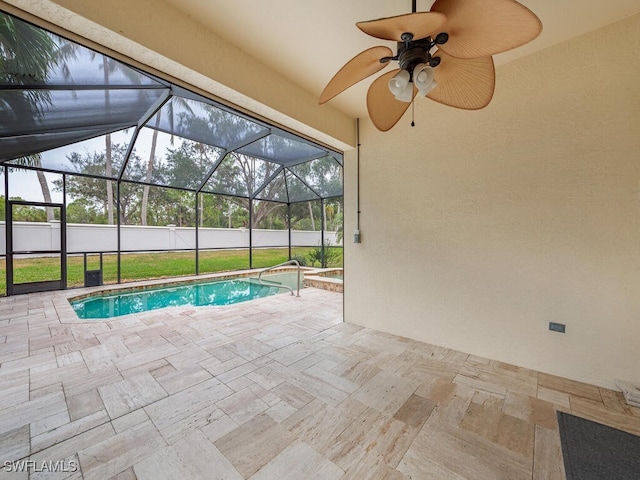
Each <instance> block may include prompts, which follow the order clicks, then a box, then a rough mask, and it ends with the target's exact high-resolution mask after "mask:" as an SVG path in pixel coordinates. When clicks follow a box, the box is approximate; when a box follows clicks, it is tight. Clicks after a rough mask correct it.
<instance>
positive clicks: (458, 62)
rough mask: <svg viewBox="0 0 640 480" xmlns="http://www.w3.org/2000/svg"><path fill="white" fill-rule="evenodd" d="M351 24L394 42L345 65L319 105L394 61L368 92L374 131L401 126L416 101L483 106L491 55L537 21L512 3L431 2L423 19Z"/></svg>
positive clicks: (491, 81) (490, 84) (489, 93)
mask: <svg viewBox="0 0 640 480" xmlns="http://www.w3.org/2000/svg"><path fill="white" fill-rule="evenodd" d="M412 3H413V9H412V10H413V12H412V13H409V14H404V15H398V16H395V17H387V18H381V19H378V20H370V21H366V22H358V23H357V24H356V26H357V27H358V28H359V29H360V30H362V31H363V32H364V33H366V34H368V35H371V36H373V37H376V38H380V39H383V40H390V41H395V42H396V45H397V49H396V54H395V55H393V51H392V50H391V49H390V48H388V47H385V46H380V47H373V48H370V49H368V50H365V51H364V52H361V53H359V54H358V55H356V56H355V57H353V58H352V59H351V60H349V62H347V63H346V64H345V65H344V66H343V67H342V68H341V69H340V70H339V71H338V72H337V73H336V74H335V75H334V76H333V78H332V79H331V80H330V81H329V83H328V84H327V86H326V87H325V89H324V91H323V92H322V94H321V95H320V103H321V104H322V103H325V102H328V101H329V100H331V99H332V98H333V97H335V96H336V95H338V94H340V93H342V92H343V91H344V90H346V89H347V88H349V87H351V86H352V85H355V84H356V83H358V82H360V81H361V80H364V79H365V78H367V77H370V76H371V75H373V74H375V73H377V72H379V71H380V70H382V69H384V68H385V67H386V66H387V65H389V64H390V63H391V62H396V61H397V62H398V66H399V69H397V70H394V71H392V72H388V73H386V74H383V75H382V76H381V77H378V78H377V79H376V80H374V82H373V83H372V84H371V86H370V87H369V91H368V92H367V110H368V112H369V117H370V118H371V121H372V122H373V124H374V125H375V126H376V128H378V129H379V130H381V131H387V130H389V129H391V128H392V127H393V126H394V125H395V124H396V123H397V122H398V120H400V118H401V117H402V115H403V114H404V112H405V111H406V110H407V108H408V107H409V105H410V104H411V103H412V102H413V100H414V98H415V97H416V96H421V97H424V96H426V97H428V98H430V99H432V100H435V101H436V102H439V103H442V104H445V105H448V106H451V107H456V108H462V109H466V110H477V109H480V108H484V107H485V106H487V105H488V104H489V102H490V101H491V98H492V97H493V91H494V87H495V67H494V64H493V57H492V56H493V55H495V54H497V53H501V52H505V51H507V50H511V49H513V48H516V47H519V46H521V45H524V44H525V43H528V42H530V41H531V40H533V39H534V38H536V37H537V36H538V35H539V34H540V32H541V31H542V22H540V20H539V19H538V17H537V16H536V15H535V14H534V13H533V12H531V11H530V10H529V9H528V8H527V7H525V6H524V5H522V4H520V3H518V2H517V1H515V0H436V1H435V3H434V4H433V5H432V7H431V11H429V12H416V0H413V2H412Z"/></svg>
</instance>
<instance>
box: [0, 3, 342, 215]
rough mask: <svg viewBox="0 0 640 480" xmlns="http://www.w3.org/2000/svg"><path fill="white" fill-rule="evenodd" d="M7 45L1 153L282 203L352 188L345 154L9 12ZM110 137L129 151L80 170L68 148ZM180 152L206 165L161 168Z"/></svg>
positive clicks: (1, 33) (3, 27)
mask: <svg viewBox="0 0 640 480" xmlns="http://www.w3.org/2000/svg"><path fill="white" fill-rule="evenodd" d="M0 53H1V58H2V60H1V61H2V63H1V64H0V162H2V163H6V164H10V165H21V166H24V165H25V164H26V165H30V166H31V167H33V166H37V167H38V168H42V169H44V170H46V171H51V172H64V173H73V174H81V175H91V176H95V177H100V178H106V179H111V180H118V181H132V182H136V183H147V184H153V185H160V186H166V187H171V188H179V189H184V190H189V191H194V192H206V193H213V194H222V195H232V196H239V197H245V198H251V199H256V200H267V201H274V202H280V203H294V202H301V201H311V200H320V199H324V198H331V197H338V196H341V195H342V155H341V154H340V153H338V152H336V151H332V150H330V149H327V148H326V147H323V146H321V145H318V144H315V143H313V142H310V141H308V140H306V139H303V138H300V137H297V136H295V135H293V134H291V133H289V132H287V131H285V130H283V129H281V128H278V127H275V126H273V125H269V124H267V123H265V122H263V121H259V120H257V119H255V118H251V117H249V116H247V115H244V114H242V113H240V112H238V111H234V110H233V109H231V108H228V107H226V106H224V105H222V104H220V103H217V102H215V101H213V100H211V99H208V98H205V97H204V96H201V95H198V94H196V93H193V92H191V91H189V90H186V89H184V88H182V87H179V86H177V85H174V84H172V83H170V82H168V81H166V80H164V79H161V78H158V77H156V76H154V75H150V74H148V73H146V72H143V71H141V70H139V69H136V68H133V67H131V66H129V65H126V64H125V63H123V62H121V61H118V60H115V59H113V58H110V57H108V56H106V55H103V54H101V53H98V52H96V51H93V50H91V49H89V48H86V47H84V46H82V45H79V44H77V43H75V42H72V41H70V40H67V39H65V38H62V37H60V36H58V35H55V34H52V33H50V32H47V31H45V30H43V29H41V28H39V27H36V26H33V25H31V24H29V23H27V22H25V21H23V20H21V19H18V18H16V17H14V16H11V15H8V14H6V13H1V14H0ZM105 141H108V142H109V143H110V144H112V145H113V146H114V149H112V150H115V146H117V147H118V148H119V149H120V150H121V153H120V154H116V152H115V151H114V152H110V153H109V154H106V155H104V157H105V158H104V159H101V160H99V161H97V162H95V163H96V164H95V165H93V167H94V168H93V169H92V170H91V172H87V171H78V163H77V162H74V161H73V155H70V153H69V152H70V151H71V150H70V146H71V147H72V149H75V151H83V150H84V151H86V150H91V148H92V147H91V145H92V144H96V143H97V142H99V143H100V144H101V145H104V144H105ZM108 157H110V158H108ZM185 157H186V158H187V159H188V160H185ZM149 158H153V161H154V162H155V163H156V165H155V166H154V171H155V172H156V173H155V174H154V175H150V174H148V175H147V176H145V175H144V174H140V172H143V171H144V165H145V164H146V163H147V161H148V159H149ZM179 159H182V160H181V161H184V162H188V163H189V162H190V164H193V165H191V167H194V166H195V167H197V168H186V167H185V168H183V169H182V170H181V169H180V168H177V167H176V165H173V168H171V173H170V174H169V173H166V170H167V169H166V168H165V174H164V175H163V174H162V172H163V169H162V167H167V165H166V164H167V162H177V161H178V160H179ZM194 171H195V172H197V174H195V175H194ZM136 172H137V175H136ZM181 172H182V173H181Z"/></svg>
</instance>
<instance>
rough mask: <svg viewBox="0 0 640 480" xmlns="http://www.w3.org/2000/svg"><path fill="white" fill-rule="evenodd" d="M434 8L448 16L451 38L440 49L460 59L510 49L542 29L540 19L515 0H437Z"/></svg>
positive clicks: (537, 33)
mask: <svg viewBox="0 0 640 480" xmlns="http://www.w3.org/2000/svg"><path fill="white" fill-rule="evenodd" d="M431 11H432V12H439V13H443V14H444V15H446V17H447V30H446V32H447V33H448V34H449V40H448V41H447V43H445V44H444V45H440V48H441V49H442V50H444V51H445V52H447V53H448V54H449V55H453V56H454V57H459V58H478V57H489V56H491V55H495V54H497V53H501V52H506V51H507V50H511V49H513V48H516V47H519V46H521V45H524V44H525V43H528V42H530V41H531V40H533V39H534V38H536V37H537V36H538V35H539V34H540V32H541V31H542V22H541V21H540V19H539V18H538V17H537V16H536V15H535V14H534V13H533V12H532V11H531V10H529V9H528V8H527V7H525V6H524V5H522V4H520V3H518V2H516V1H515V0H436V2H435V3H434V4H433V6H432V7H431Z"/></svg>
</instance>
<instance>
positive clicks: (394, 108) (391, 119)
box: [367, 69, 416, 132]
mask: <svg viewBox="0 0 640 480" xmlns="http://www.w3.org/2000/svg"><path fill="white" fill-rule="evenodd" d="M399 71H400V69H396V70H393V71H391V72H388V73H385V74H384V75H381V76H380V77H378V78H376V79H375V80H374V81H373V83H372V84H371V86H370V87H369V91H368V92H367V110H368V111H369V117H370V118H371V121H372V122H373V124H374V125H375V126H376V128H377V129H378V130H381V131H383V132H386V131H387V130H389V129H391V128H392V127H393V126H394V125H395V124H396V123H398V120H400V117H402V115H403V114H404V112H406V111H407V108H409V105H411V103H410V102H400V101H399V100H396V98H395V97H394V96H393V94H392V93H391V91H390V90H389V86H388V84H389V79H391V77H393V76H394V75H395V74H396V73H398V72H399ZM415 94H416V89H415V87H414V89H413V96H414V97H415Z"/></svg>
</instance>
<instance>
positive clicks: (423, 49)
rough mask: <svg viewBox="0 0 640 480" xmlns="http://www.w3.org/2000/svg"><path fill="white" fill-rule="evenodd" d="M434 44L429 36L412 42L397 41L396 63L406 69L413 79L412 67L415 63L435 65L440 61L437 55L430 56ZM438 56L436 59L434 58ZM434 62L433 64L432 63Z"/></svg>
mask: <svg viewBox="0 0 640 480" xmlns="http://www.w3.org/2000/svg"><path fill="white" fill-rule="evenodd" d="M434 45H435V43H434V42H433V40H432V39H431V37H427V38H423V39H420V40H416V41H413V42H407V43H404V42H398V63H399V65H400V68H401V69H402V70H406V71H408V72H409V74H410V75H411V79H412V80H413V69H414V68H415V66H416V65H418V64H421V63H424V64H427V65H430V66H432V67H435V66H436V65H437V64H439V63H440V61H439V58H438V57H433V58H432V57H431V53H430V50H431V48H432V47H433V46H434ZM436 58H438V61H436V62H434V60H435V59H436ZM434 63H435V65H434Z"/></svg>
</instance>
